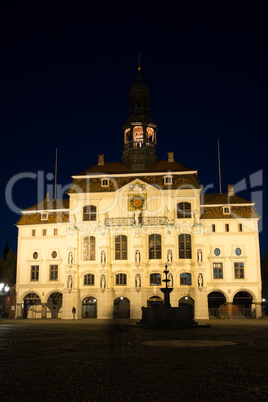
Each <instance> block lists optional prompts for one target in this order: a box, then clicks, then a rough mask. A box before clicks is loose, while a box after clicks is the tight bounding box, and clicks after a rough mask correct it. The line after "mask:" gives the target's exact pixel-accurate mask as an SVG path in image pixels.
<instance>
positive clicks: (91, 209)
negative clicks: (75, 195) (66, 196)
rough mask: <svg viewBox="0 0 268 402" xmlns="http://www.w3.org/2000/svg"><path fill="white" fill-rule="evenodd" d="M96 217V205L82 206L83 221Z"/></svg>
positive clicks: (92, 219)
mask: <svg viewBox="0 0 268 402" xmlns="http://www.w3.org/2000/svg"><path fill="white" fill-rule="evenodd" d="M96 218H97V207H95V205H86V206H84V208H83V221H95V220H96Z"/></svg>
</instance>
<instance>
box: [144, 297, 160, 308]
mask: <svg viewBox="0 0 268 402" xmlns="http://www.w3.org/2000/svg"><path fill="white" fill-rule="evenodd" d="M163 305H164V300H163V299H162V298H161V297H159V296H152V297H150V298H149V299H148V300H147V307H159V306H163Z"/></svg>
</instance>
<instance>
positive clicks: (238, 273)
mask: <svg viewBox="0 0 268 402" xmlns="http://www.w3.org/2000/svg"><path fill="white" fill-rule="evenodd" d="M234 273H235V279H244V278H245V274H244V263H243V262H235V263H234Z"/></svg>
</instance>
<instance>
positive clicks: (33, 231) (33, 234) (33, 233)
mask: <svg viewBox="0 0 268 402" xmlns="http://www.w3.org/2000/svg"><path fill="white" fill-rule="evenodd" d="M34 236H35V229H33V230H32V237H34Z"/></svg>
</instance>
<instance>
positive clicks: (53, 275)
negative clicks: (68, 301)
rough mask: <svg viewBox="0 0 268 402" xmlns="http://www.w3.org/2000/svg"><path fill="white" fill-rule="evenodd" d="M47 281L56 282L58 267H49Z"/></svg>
mask: <svg viewBox="0 0 268 402" xmlns="http://www.w3.org/2000/svg"><path fill="white" fill-rule="evenodd" d="M49 280H50V281H57V280H58V265H50V266H49Z"/></svg>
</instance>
